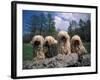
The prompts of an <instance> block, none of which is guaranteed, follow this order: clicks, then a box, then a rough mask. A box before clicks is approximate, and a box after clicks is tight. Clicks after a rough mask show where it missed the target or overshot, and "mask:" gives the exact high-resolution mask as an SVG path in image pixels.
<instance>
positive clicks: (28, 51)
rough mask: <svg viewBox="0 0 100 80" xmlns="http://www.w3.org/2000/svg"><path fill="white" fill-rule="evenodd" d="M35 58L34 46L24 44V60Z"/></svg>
mask: <svg viewBox="0 0 100 80" xmlns="http://www.w3.org/2000/svg"><path fill="white" fill-rule="evenodd" d="M32 57H33V49H32V45H31V44H28V43H24V44H23V59H24V60H31V59H32Z"/></svg>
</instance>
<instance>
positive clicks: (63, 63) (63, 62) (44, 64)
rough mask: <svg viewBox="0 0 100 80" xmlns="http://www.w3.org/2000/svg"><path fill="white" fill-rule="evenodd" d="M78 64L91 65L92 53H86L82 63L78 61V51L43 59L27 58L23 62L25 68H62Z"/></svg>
mask: <svg viewBox="0 0 100 80" xmlns="http://www.w3.org/2000/svg"><path fill="white" fill-rule="evenodd" d="M77 66H90V55H89V54H88V55H84V56H83V59H82V62H81V63H80V62H78V55H77V54H76V53H72V54H68V55H62V54H58V55H57V56H55V57H53V58H46V59H44V60H41V61H39V60H34V61H28V60H27V61H24V62H23V69H43V68H62V67H77Z"/></svg>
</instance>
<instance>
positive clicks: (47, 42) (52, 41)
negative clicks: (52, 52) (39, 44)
mask: <svg viewBox="0 0 100 80" xmlns="http://www.w3.org/2000/svg"><path fill="white" fill-rule="evenodd" d="M44 44H45V46H51V45H52V44H57V40H55V38H54V37H52V36H47V37H45V43H44Z"/></svg>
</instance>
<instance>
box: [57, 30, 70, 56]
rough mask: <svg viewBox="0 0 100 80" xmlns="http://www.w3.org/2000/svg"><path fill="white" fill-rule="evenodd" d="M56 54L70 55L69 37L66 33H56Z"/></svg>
mask: <svg viewBox="0 0 100 80" xmlns="http://www.w3.org/2000/svg"><path fill="white" fill-rule="evenodd" d="M58 53H60V54H70V53H71V48H70V36H69V35H68V33H67V32H66V31H60V32H59V33H58Z"/></svg>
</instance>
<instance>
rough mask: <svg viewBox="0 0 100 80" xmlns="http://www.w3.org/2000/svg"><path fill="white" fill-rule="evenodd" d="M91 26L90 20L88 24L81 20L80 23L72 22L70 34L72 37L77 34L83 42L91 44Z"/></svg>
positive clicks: (69, 29)
mask: <svg viewBox="0 0 100 80" xmlns="http://www.w3.org/2000/svg"><path fill="white" fill-rule="evenodd" d="M90 27H91V25H90V20H87V21H86V22H85V21H83V20H82V19H80V21H79V23H77V22H76V21H74V20H72V21H71V22H70V26H69V28H68V32H69V34H70V36H71V37H72V36H73V35H75V34H77V35H79V36H80V37H81V38H82V40H83V41H85V42H90V41H91V40H90V39H91V28H90Z"/></svg>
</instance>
